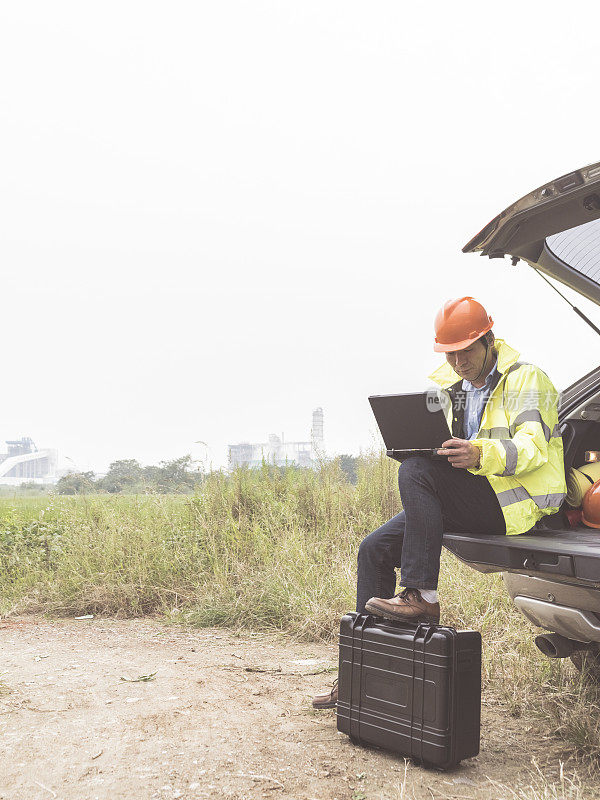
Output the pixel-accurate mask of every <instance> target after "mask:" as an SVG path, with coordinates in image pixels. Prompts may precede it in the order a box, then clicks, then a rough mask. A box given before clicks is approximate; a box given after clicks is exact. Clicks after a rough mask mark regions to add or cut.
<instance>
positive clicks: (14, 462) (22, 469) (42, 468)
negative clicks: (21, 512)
mask: <svg viewBox="0 0 600 800" xmlns="http://www.w3.org/2000/svg"><path fill="white" fill-rule="evenodd" d="M6 444H7V446H8V452H7V453H0V484H8V485H9V486H19V485H20V484H22V483H26V482H33V483H40V484H52V483H56V481H57V479H58V478H57V475H56V466H57V463H58V452H57V451H56V450H49V449H46V450H38V449H37V447H36V446H35V444H34V443H33V441H32V439H30V438H28V437H23V438H22V439H17V440H10V441H7V442H6Z"/></svg>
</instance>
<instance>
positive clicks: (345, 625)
mask: <svg viewBox="0 0 600 800" xmlns="http://www.w3.org/2000/svg"><path fill="white" fill-rule="evenodd" d="M480 722H481V634H480V633H478V632H477V631H458V632H457V631H456V630H455V629H454V628H447V627H443V626H441V625H429V624H420V625H418V626H417V625H412V626H411V625H408V624H406V625H404V624H403V625H400V624H399V623H394V622H388V621H387V620H382V619H379V618H374V617H373V616H371V615H370V614H346V615H345V616H344V617H342V621H341V623H340V667H339V682H338V703H337V728H338V730H339V731H342V732H343V733H346V734H348V735H349V736H350V738H351V739H352V741H353V742H355V743H356V744H370V745H376V746H378V747H384V748H386V749H387V750H393V751H394V752H396V753H399V754H400V755H402V756H406V757H409V758H412V759H414V760H415V761H417V762H419V763H422V764H423V765H425V766H433V767H437V768H439V769H450V768H452V767H454V766H456V765H457V764H458V763H459V762H460V761H461V760H462V759H463V758H470V757H471V756H476V755H477V753H479V732H480Z"/></svg>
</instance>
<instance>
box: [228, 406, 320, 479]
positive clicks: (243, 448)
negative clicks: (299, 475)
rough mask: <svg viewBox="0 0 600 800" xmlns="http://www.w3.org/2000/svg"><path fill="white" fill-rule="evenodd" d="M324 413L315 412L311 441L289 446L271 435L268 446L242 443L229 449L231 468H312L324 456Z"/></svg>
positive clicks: (293, 443) (230, 446) (265, 444)
mask: <svg viewBox="0 0 600 800" xmlns="http://www.w3.org/2000/svg"><path fill="white" fill-rule="evenodd" d="M323 441H324V439H323V409H322V408H316V409H315V410H314V411H313V415H312V428H311V431H310V440H309V441H304V442H286V441H285V439H284V435H283V434H281V436H278V435H277V434H275V433H272V434H270V435H269V437H268V441H267V442H258V443H255V444H252V443H250V442H241V443H240V444H230V445H229V448H228V449H229V466H230V467H231V468H232V469H234V468H235V467H243V466H245V467H260V466H261V465H262V464H263V463H267V464H274V465H275V466H277V467H285V466H291V465H296V466H299V467H312V466H314V465H315V464H316V463H317V459H318V457H319V456H320V455H322V454H323V452H324V446H323Z"/></svg>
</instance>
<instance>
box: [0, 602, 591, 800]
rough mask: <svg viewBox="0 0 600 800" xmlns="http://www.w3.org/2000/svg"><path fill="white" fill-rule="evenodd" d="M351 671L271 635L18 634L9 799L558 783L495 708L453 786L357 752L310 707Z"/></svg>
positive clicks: (425, 790)
mask: <svg viewBox="0 0 600 800" xmlns="http://www.w3.org/2000/svg"><path fill="white" fill-rule="evenodd" d="M335 663H336V648H335V646H334V645H314V644H309V645H307V644H298V643H293V642H287V641H282V640H281V639H277V638H274V637H272V636H269V635H264V634H259V635H252V634H248V633H247V632H241V633H239V634H237V633H236V632H234V631H222V630H199V631H197V630H190V629H185V628H179V627H173V626H165V625H164V624H163V623H161V622H159V621H152V620H143V621H140V620H131V621H130V620H128V621H123V620H106V619H98V620H92V621H76V620H59V621H47V620H44V619H40V618H32V617H27V618H18V619H16V618H11V619H7V620H2V621H1V622H0V681H2V683H0V748H1V749H0V752H1V759H0V798H2V800H30V799H31V800H51V799H52V798H59V800H95V799H96V798H97V799H98V800H104V799H105V798H106V799H108V798H110V799H111V800H128V799H129V798H131V799H132V800H133V798H135V800H145V798H152V799H153V800H154V798H156V800H175V798H181V799H182V800H183V799H184V798H185V799H186V800H188V799H189V800H194V799H195V798H198V800H199V799H200V798H211V799H212V798H224V800H225V799H226V800H242V799H243V798H249V799H250V798H252V799H254V798H272V799H273V800H279V799H280V798H285V799H286V800H288V799H289V800H292V798H293V800H313V798H314V800H334V798H337V800H379V799H380V798H381V799H382V800H383V799H384V798H385V800H388V798H389V800H392V798H393V800H400V799H401V800H413V798H414V800H422V799H423V800H424V799H426V800H447V798H452V799H454V798H457V799H460V800H466V799H467V798H478V800H491V799H492V798H494V799H495V798H502V800H505V798H507V797H508V796H510V795H509V794H507V792H506V790H503V789H501V788H499V787H498V786H494V785H493V784H492V783H491V782H490V780H491V781H496V782H498V783H501V784H504V785H509V786H511V787H512V788H513V789H515V790H516V789H517V788H518V787H519V786H523V785H528V784H529V783H530V775H531V769H532V764H531V760H532V758H535V759H536V760H537V761H538V763H539V764H540V767H541V769H542V772H543V773H544V776H545V777H546V778H547V780H548V782H549V783H551V784H555V783H557V780H558V777H557V776H558V769H559V764H558V758H559V752H560V751H559V749H558V746H557V744H556V743H555V742H553V741H552V740H544V738H543V737H541V736H540V735H539V731H536V729H535V728H534V727H532V726H533V723H531V722H527V721H526V720H523V719H520V720H515V719H513V718H512V717H510V715H509V714H508V713H507V712H506V711H505V710H503V709H502V708H501V707H499V706H498V705H490V704H488V703H487V701H484V708H483V726H482V739H483V741H482V751H481V754H480V755H479V756H478V757H477V758H475V759H471V760H469V761H467V762H463V764H462V766H461V767H460V768H459V769H457V770H456V771H454V772H452V773H447V774H444V773H439V772H432V771H425V770H422V769H420V768H418V767H416V766H414V765H412V764H410V763H408V764H407V765H406V768H405V762H404V760H403V759H400V758H397V757H394V756H392V755H389V754H385V753H381V752H377V751H375V750H366V749H362V748H357V747H354V746H353V745H352V744H351V743H350V741H349V740H348V739H347V737H346V736H344V735H342V734H339V733H337V731H336V728H335V715H334V713H333V712H331V711H325V712H313V711H312V709H311V707H310V697H311V695H312V694H313V693H314V692H315V691H316V690H321V689H322V688H324V687H326V686H327V685H328V684H329V682H330V680H331V678H332V677H334V675H333V674H328V673H327V672H324V673H321V674H316V675H315V674H311V673H315V672H317V671H318V670H323V669H326V668H327V667H333V666H335ZM248 668H250V669H261V670H265V671H264V672H254V671H247V670H248ZM269 670H281V671H272V672H269ZM155 671H156V673H157V674H156V677H155V679H154V680H152V681H149V682H136V683H127V682H124V681H122V680H120V679H121V676H125V677H129V678H137V677H138V676H140V675H148V674H149V673H152V672H155ZM596 796H597V795H596V794H595V788H594V789H593V790H592V787H591V784H590V789H589V793H588V792H587V791H586V793H585V794H584V795H582V797H585V798H588V797H590V798H591V797H596Z"/></svg>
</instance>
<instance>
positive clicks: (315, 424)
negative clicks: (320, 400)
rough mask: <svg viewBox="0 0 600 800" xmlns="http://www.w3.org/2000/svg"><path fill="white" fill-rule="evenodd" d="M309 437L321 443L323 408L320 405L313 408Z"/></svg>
mask: <svg viewBox="0 0 600 800" xmlns="http://www.w3.org/2000/svg"><path fill="white" fill-rule="evenodd" d="M310 438H311V439H312V441H313V442H315V443H318V444H322V443H323V409H322V408H321V407H319V408H315V410H314V411H313V415H312V428H311V431H310Z"/></svg>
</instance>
